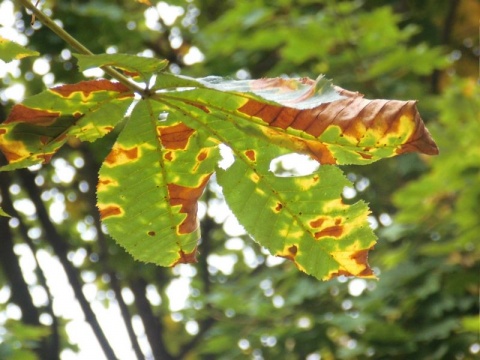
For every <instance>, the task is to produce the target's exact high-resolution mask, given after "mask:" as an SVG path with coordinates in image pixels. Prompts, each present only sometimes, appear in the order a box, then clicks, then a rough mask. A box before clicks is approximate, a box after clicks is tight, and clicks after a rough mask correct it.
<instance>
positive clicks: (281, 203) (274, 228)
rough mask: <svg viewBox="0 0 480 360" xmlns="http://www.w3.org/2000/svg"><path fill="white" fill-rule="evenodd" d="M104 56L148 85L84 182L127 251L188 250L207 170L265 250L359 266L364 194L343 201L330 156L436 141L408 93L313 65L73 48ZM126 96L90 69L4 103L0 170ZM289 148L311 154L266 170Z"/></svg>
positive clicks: (169, 260) (82, 59) (98, 119)
mask: <svg viewBox="0 0 480 360" xmlns="http://www.w3.org/2000/svg"><path fill="white" fill-rule="evenodd" d="M105 65H109V66H114V67H119V68H122V69H126V70H128V71H130V72H132V71H133V72H135V73H138V74H141V75H142V76H143V79H144V80H145V82H146V83H148V84H150V83H152V84H153V86H152V87H151V89H148V90H145V91H144V92H142V94H141V95H142V98H141V99H139V100H138V101H136V102H135V103H134V105H135V106H134V107H133V110H132V111H131V114H130V116H129V117H128V118H127V119H126V123H125V126H124V128H123V129H121V131H120V134H119V136H118V138H117V141H116V143H115V144H114V145H113V148H112V149H111V151H110V153H109V155H108V156H107V158H106V159H105V161H104V163H103V165H102V168H101V170H100V174H99V183H98V188H97V194H98V208H99V210H100V215H101V218H102V221H103V222H104V223H105V224H106V226H107V228H108V231H109V233H110V234H111V235H112V236H113V237H114V238H115V239H116V240H117V242H118V243H119V244H120V245H121V246H123V247H124V248H125V249H126V250H127V251H128V252H130V253H131V254H132V255H133V256H134V257H135V258H136V259H138V260H141V261H146V262H153V263H156V264H159V265H162V266H173V265H175V264H177V263H188V262H194V261H196V260H195V257H196V251H197V244H198V241H199V239H200V232H199V226H198V219H197V206H198V200H199V198H200V196H201V195H202V193H203V191H204V189H205V187H206V185H207V183H208V181H209V179H210V177H211V176H212V175H213V174H214V172H217V178H218V181H219V184H220V185H221V186H222V187H223V191H224V195H225V198H226V200H227V203H228V204H229V206H230V207H231V209H232V211H233V212H234V214H235V215H236V216H237V218H238V219H239V220H240V222H241V223H242V224H243V225H244V227H245V228H246V230H247V231H248V232H249V234H250V235H251V236H252V237H253V238H254V239H255V240H256V241H257V242H258V243H259V244H261V245H263V246H265V247H266V248H267V249H269V251H270V252H271V253H272V254H274V255H277V256H282V257H285V258H287V259H290V260H292V261H293V262H294V263H295V265H296V266H297V267H298V268H299V269H301V270H302V271H305V272H306V273H308V274H312V275H313V276H315V277H317V278H319V279H324V280H327V279H331V278H333V277H335V276H338V275H348V276H350V275H353V276H360V277H367V278H368V277H373V274H372V271H371V269H370V267H369V265H368V263H367V256H368V251H369V250H370V249H371V248H372V247H373V245H374V243H375V236H374V234H373V232H372V230H371V229H370V228H369V226H368V222H367V216H368V214H369V210H368V207H367V206H366V204H365V203H363V202H358V203H356V204H353V205H346V204H344V203H343V201H342V198H341V193H342V190H343V188H344V187H345V186H348V185H350V183H349V182H348V180H347V179H346V178H345V176H344V175H343V174H342V171H341V170H340V169H338V168H337V167H335V166H333V165H336V164H367V163H371V162H373V161H376V160H379V159H381V158H384V157H390V156H395V155H398V154H401V153H405V152H411V151H418V152H423V153H426V154H436V153H437V152H438V149H437V147H436V145H435V143H434V141H433V140H432V138H431V137H430V134H429V133H428V131H427V129H426V128H425V126H424V125H423V122H422V120H421V118H420V116H419V114H418V111H417V109H416V107H415V102H413V101H394V100H367V99H364V98H363V96H362V95H360V94H358V93H353V92H350V91H347V90H344V89H341V88H338V87H335V86H333V85H332V84H331V83H330V82H329V81H327V80H325V79H323V78H322V77H319V78H318V79H317V80H311V79H308V78H301V79H284V78H275V79H260V80H248V81H234V80H225V79H222V78H218V77H207V78H203V79H192V78H188V77H184V76H177V75H172V74H167V73H165V72H163V70H164V68H165V65H166V62H164V61H161V60H156V59H146V58H138V57H133V56H130V55H122V54H114V55H98V56H79V66H80V68H81V69H84V68H87V67H91V66H105ZM151 76H154V81H152V79H151ZM133 96H134V95H133V93H132V92H131V91H130V90H129V89H128V88H127V87H125V86H124V85H122V84H119V83H113V82H110V81H108V80H98V81H87V82H82V83H79V84H75V85H63V86H60V87H58V88H53V89H51V90H48V91H45V92H43V93H41V94H39V95H37V96H35V97H32V98H30V99H28V100H26V101H25V102H24V103H23V104H21V105H17V106H16V107H14V108H13V110H12V113H11V114H10V116H9V117H8V119H7V120H6V121H5V122H4V123H3V124H2V125H0V150H1V151H2V153H3V154H4V155H5V157H6V158H7V159H8V160H9V163H10V164H9V165H7V166H4V167H3V168H2V169H3V170H11V169H14V168H18V167H23V166H29V165H31V164H34V163H38V162H42V161H47V160H48V159H49V158H50V157H51V156H52V155H53V154H54V153H55V152H56V151H57V150H58V148H59V147H60V146H61V145H62V144H63V143H64V142H65V141H66V139H67V138H69V137H74V138H77V139H80V140H82V141H93V140H95V139H97V138H99V137H101V136H103V135H105V134H106V133H108V132H109V131H111V130H112V129H113V127H114V126H115V125H116V124H118V123H119V122H120V121H121V120H122V118H123V116H124V115H125V113H126V111H127V109H128V108H129V107H130V105H131V104H132V101H133ZM220 144H224V145H226V146H228V147H230V149H231V150H232V151H233V153H234V155H235V162H234V163H233V165H231V167H229V168H228V169H226V170H224V169H220V168H218V166H217V164H218V160H219V151H218V146H219V145H220ZM291 152H294V153H301V154H307V155H309V156H310V157H311V158H313V159H315V160H317V161H318V162H319V163H320V164H321V166H320V167H319V169H318V170H317V171H315V172H314V173H313V174H310V175H307V176H301V177H279V176H277V175H275V174H274V173H272V172H270V163H271V161H272V160H274V159H275V158H277V157H278V156H281V155H284V154H287V153H291Z"/></svg>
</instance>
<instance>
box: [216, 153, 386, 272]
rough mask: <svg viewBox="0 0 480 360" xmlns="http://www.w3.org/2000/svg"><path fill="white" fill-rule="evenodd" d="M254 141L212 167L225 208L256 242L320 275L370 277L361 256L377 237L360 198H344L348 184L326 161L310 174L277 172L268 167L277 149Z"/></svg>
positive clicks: (303, 268)
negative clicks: (223, 166)
mask: <svg viewBox="0 0 480 360" xmlns="http://www.w3.org/2000/svg"><path fill="white" fill-rule="evenodd" d="M249 145H253V144H252V143H250V144H249ZM255 145H257V146H255V147H253V148H252V149H246V150H242V151H238V148H237V149H236V150H235V154H236V155H237V159H236V161H235V163H234V164H233V165H232V166H231V167H229V168H228V169H227V170H225V171H222V170H219V171H217V179H218V183H219V184H220V185H221V186H222V187H223V194H224V196H225V199H226V200H227V203H228V205H229V207H230V208H231V209H232V211H233V212H234V214H235V215H236V216H237V218H238V220H239V221H240V223H241V224H242V225H243V226H244V227H245V229H246V230H247V231H248V233H249V234H251V235H252V237H253V238H254V239H255V241H257V242H258V243H259V244H261V245H263V246H265V247H266V248H267V249H268V250H269V251H270V253H272V254H273V255H276V256H281V257H285V258H287V259H290V260H292V261H293V262H294V263H295V265H296V266H297V267H298V268H299V269H300V270H302V271H304V272H306V273H308V274H311V275H314V276H315V277H317V278H319V279H323V280H328V279H331V278H333V277H335V276H338V275H354V276H362V277H373V273H372V271H371V269H370V267H369V266H368V264H367V261H366V259H367V253H368V250H369V249H371V248H372V247H373V245H374V244H375V239H376V238H375V236H374V234H373V232H372V230H371V229H370V228H369V226H368V223H367V216H368V214H369V210H368V207H367V206H366V204H365V203H363V202H358V203H356V204H354V205H351V206H349V205H346V204H344V203H343V201H342V199H341V197H340V194H341V192H342V190H343V188H344V186H349V185H351V184H350V182H349V181H348V180H347V179H346V178H345V177H344V176H343V174H342V172H341V170H340V169H338V168H336V167H334V166H330V165H326V166H320V168H319V169H318V170H317V171H316V172H314V173H313V174H311V175H307V176H299V177H279V176H276V175H275V174H274V173H272V172H270V171H269V167H270V160H271V159H272V158H273V157H275V155H278V148H275V147H273V146H271V145H270V146H262V145H261V144H255Z"/></svg>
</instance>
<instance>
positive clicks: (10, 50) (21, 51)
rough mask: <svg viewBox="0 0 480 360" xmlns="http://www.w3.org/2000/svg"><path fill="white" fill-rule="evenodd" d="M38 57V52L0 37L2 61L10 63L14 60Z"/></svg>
mask: <svg viewBox="0 0 480 360" xmlns="http://www.w3.org/2000/svg"><path fill="white" fill-rule="evenodd" d="M38 55H40V54H39V53H38V52H36V51H33V50H29V49H27V48H25V47H23V46H21V45H18V44H16V43H14V42H13V41H10V40H8V39H5V38H3V37H1V36H0V60H3V61H5V62H10V61H12V60H20V59H23V58H24V57H28V56H38Z"/></svg>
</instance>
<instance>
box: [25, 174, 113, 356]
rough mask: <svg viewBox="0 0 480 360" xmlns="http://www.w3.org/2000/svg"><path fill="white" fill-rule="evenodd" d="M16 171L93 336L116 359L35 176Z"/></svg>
mask: <svg viewBox="0 0 480 360" xmlns="http://www.w3.org/2000/svg"><path fill="white" fill-rule="evenodd" d="M18 173H19V175H20V178H21V180H22V182H23V185H24V189H25V190H26V191H27V193H28V195H29V197H30V200H32V202H33V204H34V206H35V208H36V210H37V211H36V212H37V216H38V219H39V221H40V223H41V224H42V227H43V229H44V230H45V239H47V241H48V242H49V243H50V245H51V246H52V248H53V250H54V252H55V254H56V255H57V256H58V258H59V260H60V263H61V264H62V266H63V268H64V270H65V273H66V274H67V278H68V281H69V282H70V285H71V286H72V289H73V292H74V293H75V296H76V298H77V300H78V302H79V303H80V307H81V308H82V310H83V314H84V315H85V320H86V321H87V322H88V323H89V324H90V326H91V328H92V330H93V332H94V333H95V336H96V337H97V339H98V342H99V343H100V346H101V347H102V350H103V352H104V353H105V356H106V357H107V358H108V359H112V360H113V359H116V356H115V353H114V351H113V349H112V347H111V346H110V344H109V342H108V340H107V338H106V336H105V334H104V332H103V330H102V328H101V327H100V324H99V323H98V320H97V318H96V316H95V313H94V312H93V310H92V308H91V307H90V304H89V303H88V301H87V299H86V298H85V295H84V294H83V291H82V283H81V281H80V279H79V276H78V273H77V269H75V267H74V266H73V265H72V263H71V262H70V261H69V260H68V257H67V253H68V247H67V244H66V242H65V240H64V239H63V238H62V237H61V236H60V234H59V233H58V232H57V229H56V228H55V226H54V225H53V224H52V222H51V220H50V217H49V215H48V212H47V209H46V207H45V204H44V203H43V201H42V199H41V195H40V191H39V189H38V187H37V185H36V184H35V178H34V176H33V174H32V173H30V171H28V170H25V169H23V170H19V171H18Z"/></svg>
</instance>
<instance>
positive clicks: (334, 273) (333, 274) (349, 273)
mask: <svg viewBox="0 0 480 360" xmlns="http://www.w3.org/2000/svg"><path fill="white" fill-rule="evenodd" d="M342 275H343V276H354V275H353V274H352V273H351V272H348V271H347V270H338V271H336V272H333V273H331V274H330V275H329V276H328V278H326V279H325V280H331V279H333V278H336V277H338V276H342Z"/></svg>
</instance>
